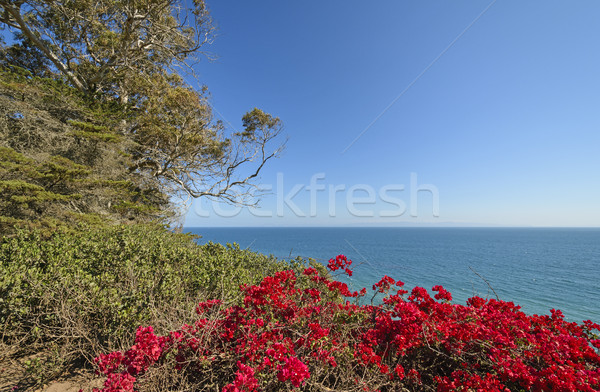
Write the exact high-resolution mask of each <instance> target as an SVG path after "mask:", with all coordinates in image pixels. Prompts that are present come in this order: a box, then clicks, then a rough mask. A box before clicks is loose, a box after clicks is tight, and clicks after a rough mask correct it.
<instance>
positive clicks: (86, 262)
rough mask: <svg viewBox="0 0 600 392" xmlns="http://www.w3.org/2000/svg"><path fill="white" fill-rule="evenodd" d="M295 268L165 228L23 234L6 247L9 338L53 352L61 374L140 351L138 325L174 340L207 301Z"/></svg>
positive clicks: (2, 280) (4, 321)
mask: <svg viewBox="0 0 600 392" xmlns="http://www.w3.org/2000/svg"><path fill="white" fill-rule="evenodd" d="M296 265H297V267H296V268H300V264H299V263H298V262H296ZM286 267H287V268H289V264H286V263H284V262H280V261H277V260H276V259H274V258H272V257H267V256H264V255H260V254H256V253H253V252H251V251H248V250H241V249H239V247H238V246H236V245H233V246H227V247H225V246H222V245H218V244H212V243H209V244H207V245H203V246H199V245H197V244H196V243H195V242H194V238H193V236H190V235H186V234H174V233H172V232H169V231H167V230H165V229H163V228H161V227H159V226H150V225H122V226H105V227H100V226H94V228H88V229H85V228H83V227H80V228H79V229H78V230H57V231H55V232H54V233H53V234H52V236H50V237H49V238H44V237H43V236H42V235H41V234H40V232H39V231H36V230H22V231H19V232H18V234H17V235H16V236H14V237H13V238H4V239H3V240H2V242H1V243H0V336H1V337H2V343H3V344H5V345H8V346H11V345H12V346H13V347H16V349H17V350H18V352H17V354H18V355H26V354H31V353H35V352H38V351H41V352H43V353H46V354H47V357H46V358H45V359H44V361H43V362H45V363H47V364H49V366H50V365H51V366H52V367H53V368H54V369H53V370H54V371H56V367H57V366H58V367H59V370H60V369H64V368H66V367H68V366H71V365H73V364H76V363H78V361H81V360H86V361H88V363H89V361H91V360H92V359H93V358H94V356H96V355H98V354H99V353H101V352H106V351H107V350H115V349H120V348H122V347H123V346H126V345H127V344H131V342H132V338H133V336H132V331H133V330H134V329H135V327H137V326H139V325H148V324H152V325H156V326H158V329H159V330H160V331H162V332H166V331H168V330H169V328H173V327H175V326H177V325H179V324H181V323H182V322H185V321H187V320H189V318H190V317H192V316H193V309H194V307H195V305H196V304H197V303H198V301H201V300H205V299H207V298H221V299H222V300H224V301H225V302H226V303H230V304H233V303H237V302H238V301H239V290H238V289H239V285H240V284H244V283H251V284H254V283H257V282H258V281H260V280H261V279H262V277H263V276H264V274H269V273H273V272H275V271H278V270H281V269H284V268H286ZM52 347H54V349H53V350H54V351H52V350H50V352H48V349H49V348H52ZM58 359H60V361H59V360H58ZM39 366H40V365H39V364H37V365H36V366H35V369H37V370H36V373H38V374H39V373H44V372H43V371H41V372H40V371H39ZM46 370H48V369H46Z"/></svg>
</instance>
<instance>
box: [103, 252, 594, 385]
mask: <svg viewBox="0 0 600 392" xmlns="http://www.w3.org/2000/svg"><path fill="white" fill-rule="evenodd" d="M350 264H351V261H350V260H347V259H346V257H344V256H341V255H340V256H337V257H336V258H335V259H332V260H330V262H329V268H330V269H331V270H333V271H335V270H342V271H344V272H346V273H347V274H351V273H352V271H351V270H350ZM403 285H404V284H403V283H402V282H400V281H395V280H394V279H392V278H390V277H388V276H385V277H384V278H383V279H382V280H381V281H380V282H378V283H376V284H375V285H374V286H373V291H374V292H375V295H377V294H385V297H384V298H383V302H382V303H381V304H380V305H372V304H371V305H360V304H359V303H360V301H358V299H359V298H361V297H363V296H365V295H366V290H365V289H363V290H361V291H359V292H356V291H354V292H352V291H350V290H349V289H348V287H347V286H346V284H345V283H342V282H340V281H337V280H333V279H331V278H330V277H328V276H324V275H323V274H321V273H319V272H318V271H317V270H316V269H314V268H307V269H306V270H304V273H303V274H296V273H294V272H292V271H281V272H277V273H275V274H274V275H273V276H268V277H266V278H264V280H263V281H262V282H261V283H260V284H258V285H255V286H250V285H246V286H242V287H241V290H242V292H243V294H244V300H243V303H242V304H240V305H230V306H227V305H226V304H224V303H222V302H221V301H219V300H211V301H206V302H202V303H200V304H199V305H198V307H197V309H196V311H197V314H198V319H197V320H196V321H195V322H194V323H193V324H190V325H184V326H183V327H182V328H181V329H179V330H177V331H173V332H171V333H170V334H169V335H167V336H156V335H155V334H154V333H153V330H152V328H151V327H147V328H142V327H140V328H139V329H138V331H137V334H136V340H135V344H134V345H133V347H131V349H129V350H128V351H126V352H124V353H122V352H113V353H110V354H105V355H101V356H100V357H98V358H97V359H96V361H97V364H98V369H99V372H101V373H103V374H104V375H106V377H107V378H106V381H105V384H104V388H103V389H102V391H103V392H117V391H133V390H134V389H135V388H137V387H136V383H137V384H138V385H142V384H144V385H151V381H152V377H155V375H156V374H157V373H156V372H155V371H153V369H157V368H161V369H163V371H166V372H169V373H170V374H177V375H178V378H177V385H160V386H159V385H154V386H155V387H156V388H158V389H163V390H165V389H169V390H172V389H174V388H178V387H179V388H181V389H186V388H184V385H187V389H188V390H221V391H223V392H242V391H247V392H250V391H273V390H302V391H313V390H314V391H330V390H344V391H401V390H417V391H419V390H437V391H471V390H473V391H520V390H532V391H575V390H578V391H599V390H600V355H599V352H598V349H600V340H598V339H597V335H595V333H594V331H598V330H600V326H599V325H598V324H595V323H592V322H590V321H586V322H584V323H583V324H582V325H579V324H576V323H572V322H567V321H565V319H564V316H563V315H562V313H561V312H560V311H555V310H552V311H551V315H549V316H538V315H533V316H528V315H526V314H525V313H523V312H521V311H520V310H519V307H518V306H516V305H514V304H513V303H512V302H505V301H499V300H494V299H490V300H486V299H483V298H480V297H473V298H470V299H469V300H468V301H467V304H466V305H459V304H452V303H451V301H452V296H451V294H450V293H449V292H448V291H447V290H445V289H444V288H443V287H441V286H435V287H433V289H432V291H434V292H436V294H435V295H434V297H433V298H432V297H431V296H430V294H429V293H428V292H427V290H425V289H423V288H421V287H415V288H414V289H412V291H411V292H410V293H409V292H408V291H407V290H404V289H403V288H402V287H403ZM407 295H408V296H407ZM405 296H407V297H406V298H405ZM346 298H355V300H353V302H349V301H347V300H346ZM363 302H364V301H363ZM162 379H163V380H164V379H165V378H164V377H163V378H162ZM169 380H171V381H169V382H171V383H173V382H174V381H173V378H169ZM140 383H141V384H140Z"/></svg>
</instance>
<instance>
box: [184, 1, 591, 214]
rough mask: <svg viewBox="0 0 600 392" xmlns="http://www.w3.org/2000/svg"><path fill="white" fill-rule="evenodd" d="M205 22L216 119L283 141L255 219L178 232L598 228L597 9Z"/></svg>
mask: <svg viewBox="0 0 600 392" xmlns="http://www.w3.org/2000/svg"><path fill="white" fill-rule="evenodd" d="M208 4H209V7H210V9H211V13H212V16H213V17H214V19H215V22H216V24H217V26H218V34H217V37H216V39H215V42H214V44H213V45H211V46H210V47H209V48H207V49H208V51H210V52H211V53H214V54H215V55H217V56H218V59H217V60H216V61H214V62H209V61H202V62H201V63H200V64H198V65H197V67H196V69H197V72H198V77H199V80H200V82H201V83H204V84H206V85H207V86H208V88H209V90H210V92H211V94H212V104H213V106H214V108H215V110H216V112H217V113H218V115H217V117H218V118H221V119H223V120H224V121H225V122H226V123H229V124H230V125H231V126H232V127H233V128H234V129H237V128H241V116H242V115H243V113H245V112H246V111H248V110H250V109H252V108H253V107H259V108H261V109H263V110H265V111H267V112H269V113H272V114H274V115H277V116H278V117H280V118H281V120H282V121H283V122H284V124H285V133H286V135H287V136H288V137H289V140H288V142H287V148H286V150H285V152H284V153H283V155H282V156H281V158H279V159H278V160H276V161H272V162H270V165H268V167H266V168H265V170H264V171H263V173H262V175H261V178H260V182H261V183H263V184H265V187H266V188H270V191H268V193H269V192H270V194H267V195H265V196H263V197H262V199H261V202H260V208H259V209H258V210H256V211H254V212H252V211H249V210H247V209H244V210H242V211H239V210H237V209H235V208H233V207H231V206H226V205H218V204H215V203H212V202H208V201H206V200H204V201H202V200H196V201H195V202H194V204H193V206H192V208H191V209H190V211H189V212H188V213H187V215H186V221H185V225H186V226H260V225H268V226H338V225H356V226H361V225H385V226H387V225H421V224H425V225H476V226H498V225H500V226H600V132H599V131H600V23H598V21H599V20H600V2H598V1H596V0H589V1H588V0H576V1H553V0H543V1H542V0H532V1H527V2H524V1H517V0H501V1H494V2H492V1H480V0H477V1H475V0H462V1H441V0H440V1H392V0H380V1H374V2H364V1H361V2H358V1H312V0H309V1H303V2H290V1H281V0H270V1H262V0H261V1H253V2H246V1H236V2H233V1H209V2H208ZM488 7H489V8H488ZM484 11H485V12H484ZM482 13H483V14H482ZM407 88H408V89H407ZM390 105H391V106H390ZM386 109H387V110H386ZM357 138H358V139H357ZM311 179H312V183H313V186H312V187H311ZM315 185H316V186H315ZM310 189H312V191H311V190H310ZM256 215H265V216H256Z"/></svg>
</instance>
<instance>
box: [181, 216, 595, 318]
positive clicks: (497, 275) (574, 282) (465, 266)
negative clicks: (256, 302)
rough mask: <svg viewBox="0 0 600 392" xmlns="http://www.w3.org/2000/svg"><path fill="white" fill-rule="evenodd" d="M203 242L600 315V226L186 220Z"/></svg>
mask: <svg viewBox="0 0 600 392" xmlns="http://www.w3.org/2000/svg"><path fill="white" fill-rule="evenodd" d="M186 231H189V232H192V233H194V234H199V235H201V236H202V238H200V239H199V240H198V242H199V243H206V242H208V241H212V242H217V243H222V244H226V243H234V242H235V243H237V244H239V246H240V247H241V248H242V249H244V248H248V249H251V250H253V251H257V252H260V253H264V254H272V255H274V256H276V257H278V258H281V259H290V258H295V257H297V256H302V257H305V258H309V257H310V258H313V259H315V260H317V261H319V262H322V263H327V261H328V260H329V259H330V258H332V257H335V256H336V255H338V254H344V255H346V256H347V257H348V258H350V259H351V260H353V266H354V275H353V277H352V278H349V280H348V279H347V280H346V281H347V282H348V283H350V285H351V287H352V288H353V289H355V290H356V289H360V288H361V287H367V288H370V287H371V286H372V285H373V284H374V283H376V282H377V281H378V280H379V279H380V278H381V277H382V276H383V275H388V276H391V277H392V278H394V279H397V280H402V281H403V282H404V283H405V287H406V288H408V290H410V289H411V288H412V287H414V286H421V287H424V288H426V289H428V290H430V289H431V287H432V286H434V285H438V284H439V285H442V286H444V287H445V288H446V289H447V290H449V291H450V292H451V293H452V295H453V297H454V302H457V303H465V301H466V300H467V298H469V297H472V296H473V295H479V296H481V297H484V298H495V297H496V295H498V297H499V298H500V299H502V300H505V301H512V302H514V303H516V304H517V305H520V306H521V307H522V310H523V311H524V312H526V313H529V314H534V313H535V314H549V311H550V309H560V310H562V311H563V313H564V314H565V316H566V318H567V319H568V320H569V321H576V322H581V321H582V320H592V321H594V322H597V323H600V229H598V228H432V227H427V228H412V227H410V228H409V227H405V228H371V227H370V228H350V227H348V228H340V227H327V228H325V227H320V228H296V227H285V228H186Z"/></svg>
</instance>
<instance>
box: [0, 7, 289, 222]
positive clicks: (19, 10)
mask: <svg viewBox="0 0 600 392" xmlns="http://www.w3.org/2000/svg"><path fill="white" fill-rule="evenodd" d="M0 27H2V28H8V29H9V30H11V31H13V32H14V33H15V39H16V43H15V44H14V45H12V46H10V47H6V45H3V47H2V51H1V53H0V64H4V66H5V70H6V71H5V72H4V75H5V76H6V75H8V74H10V73H11V72H12V73H15V72H16V73H22V71H18V69H21V68H23V69H25V70H26V71H28V72H25V73H26V74H27V76H25V82H26V84H27V85H28V86H29V87H32V88H33V86H34V85H35V84H36V83H40V80H41V79H39V78H36V76H43V77H49V78H50V79H52V80H54V82H55V83H60V84H62V85H64V86H65V87H68V86H70V87H69V88H72V89H74V92H72V93H69V94H70V95H71V96H76V95H77V96H78V97H80V98H78V100H77V104H76V105H75V106H76V107H77V108H76V109H75V110H71V111H69V110H70V109H67V108H65V107H64V105H63V104H62V103H61V104H58V103H57V100H58V97H55V98H54V101H55V102H54V103H53V104H56V105H57V106H58V107H61V109H60V110H58V111H56V110H52V109H51V108H50V106H52V104H48V102H47V101H46V102H45V103H44V104H45V105H46V107H40V106H38V107H37V108H38V109H40V110H44V111H45V113H47V114H48V115H49V116H50V117H48V116H43V117H44V119H45V120H43V121H47V120H49V118H52V120H53V121H57V122H59V123H60V124H62V125H61V126H67V127H68V128H69V129H71V131H69V132H71V135H73V136H76V137H77V138H79V139H78V140H79V142H81V140H83V139H85V140H86V143H89V142H90V141H91V142H92V144H93V143H95V145H96V146H98V145H102V148H104V149H107V150H110V151H112V152H115V153H116V154H117V155H118V156H119V157H120V158H119V159H118V160H117V161H118V163H119V164H120V165H121V169H123V171H122V172H119V170H116V169H115V170H113V174H114V173H116V172H119V173H120V174H119V175H117V176H113V177H115V178H111V181H129V183H130V184H132V186H133V187H134V191H133V192H134V193H136V194H138V195H141V194H148V192H150V193H153V194H156V192H158V194H160V195H162V197H159V196H156V197H154V198H153V200H154V201H152V202H150V203H149V204H150V205H152V206H154V207H156V208H160V209H162V210H163V211H164V212H165V214H164V215H165V216H168V215H170V214H172V213H173V212H174V211H175V209H176V207H177V204H176V203H175V204H174V203H173V201H174V200H176V199H177V200H184V201H189V199H190V198H196V197H209V198H216V199H220V200H225V201H227V202H230V203H239V204H253V199H252V198H251V197H250V196H251V195H252V191H253V189H254V185H253V180H254V179H256V178H257V176H258V175H259V173H260V171H261V169H262V168H263V167H264V165H265V164H266V162H267V161H269V160H270V159H272V158H274V157H276V156H277V155H278V154H279V153H280V152H281V150H282V148H283V144H277V140H278V136H279V135H280V133H281V131H282V125H281V121H280V120H279V119H278V118H276V117H274V116H271V115H270V114H267V113H265V112H263V111H261V110H260V109H257V108H255V109H253V110H251V111H250V112H248V113H246V114H245V115H244V116H243V124H242V125H243V130H242V131H239V132H236V131H230V132H229V133H227V132H226V130H225V128H224V126H223V124H222V123H221V122H219V121H215V120H214V118H213V115H212V110H211V107H210V105H209V103H208V98H207V97H208V93H207V90H206V88H202V89H201V90H200V91H197V90H195V89H193V88H191V87H190V85H189V84H188V83H187V82H186V80H189V79H187V78H191V77H193V68H192V67H193V64H194V62H195V61H198V60H199V57H200V56H201V55H203V52H202V48H203V47H204V45H205V44H207V43H209V42H210V41H211V40H212V35H213V31H214V28H213V26H212V21H211V18H210V15H209V13H208V9H207V7H206V4H205V3H204V1H202V0H193V1H191V2H190V1H185V0H101V1H92V0H63V1H51V2H49V1H36V0H0ZM15 66H18V67H20V68H15ZM7 67H8V68H7ZM13 76H14V75H13ZM11 77H12V76H11ZM17 90H18V89H17ZM14 91H15V90H14V89H13V90H12V91H11V92H9V93H8V94H13V93H14ZM83 102H85V104H83ZM63 103H64V102H63ZM11 104H13V105H15V104H16V103H15V102H14V100H13V101H11ZM61 105H62V106H61ZM86 105H87V108H85V107H84V106H86ZM100 108H104V109H102V110H100ZM107 108H109V109H107ZM15 110H16V109H15ZM19 110H20V109H19ZM98 110H100V111H102V112H103V113H102V114H101V115H97V114H98ZM17 111H18V110H17ZM13 112H14V110H13ZM27 113H30V112H28V111H27V110H20V111H19V115H20V116H27V115H30V114H31V113H30V114H27ZM90 113H92V114H90ZM93 113H95V114H93ZM20 120H24V121H25V122H27V121H28V120H29V119H28V118H22V119H20ZM22 123H23V121H16V122H15V121H12V122H10V121H8V122H7V123H6V124H5V126H4V129H3V130H2V131H3V132H5V133H7V132H8V133H11V132H12V133H14V132H16V131H15V129H14V128H13V129H11V127H15V126H18V127H21V128H22ZM31 123H32V122H31V121H29V122H28V124H31ZM19 124H21V125H19ZM73 128H75V129H73ZM28 132H32V131H31V128H28ZM43 133H44V131H42V130H40V131H39V132H37V136H38V137H42V138H43V136H42V134H43ZM46 136H47V135H46ZM63 136H64V135H63ZM46 138H47V137H46ZM82 138H83V139H82ZM102 138H105V139H106V140H100V139H102ZM114 138H118V139H119V142H118V143H115V144H112V145H111V144H110V140H109V139H114ZM63 139H64V137H62V139H61V140H62V142H63V143H67V141H65V140H63ZM0 140H1V139H0ZM4 140H5V142H4V144H0V146H2V145H3V146H5V147H10V148H13V149H14V150H15V152H16V153H20V154H24V157H26V158H31V157H32V156H33V155H35V153H36V152H35V151H34V150H35V148H34V147H32V146H31V145H30V146H29V147H27V146H20V147H19V146H17V145H15V143H13V142H9V141H7V140H9V139H7V138H4ZM71 142H73V141H72V140H71V141H69V142H68V143H71ZM68 143H67V144H68ZM107 143H108V144H107ZM54 150H61V149H60V148H59V149H54ZM65 151H70V152H69V154H71V155H77V156H78V154H74V153H73V148H72V147H69V148H62V152H60V151H54V152H53V155H56V154H58V155H57V156H64V155H61V154H66V152H65ZM111 154H112V153H111ZM92 156H95V157H96V162H86V159H88V158H89V156H79V158H77V159H72V157H68V156H64V157H66V158H68V159H72V161H73V163H74V164H80V165H84V166H86V167H87V168H88V169H90V170H91V171H90V173H92V172H94V173H96V175H98V176H100V175H101V174H100V172H98V171H95V170H94V165H97V164H99V163H98V162H104V164H107V162H106V161H105V160H104V159H102V158H101V157H98V156H97V155H96V154H92ZM45 158H48V157H45ZM88 160H89V159H88ZM37 164H41V161H39V162H37ZM113 166H114V165H113ZM113 169H114V168H113ZM117 177H119V178H117ZM165 200H168V202H167V203H165ZM146 201H148V200H146ZM132 202H134V201H132ZM101 204H102V203H101ZM105 204H106V206H107V207H106V208H107V209H114V208H115V204H114V203H113V202H108V201H106V203H105ZM167 205H168V206H167Z"/></svg>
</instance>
